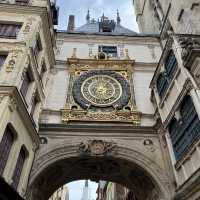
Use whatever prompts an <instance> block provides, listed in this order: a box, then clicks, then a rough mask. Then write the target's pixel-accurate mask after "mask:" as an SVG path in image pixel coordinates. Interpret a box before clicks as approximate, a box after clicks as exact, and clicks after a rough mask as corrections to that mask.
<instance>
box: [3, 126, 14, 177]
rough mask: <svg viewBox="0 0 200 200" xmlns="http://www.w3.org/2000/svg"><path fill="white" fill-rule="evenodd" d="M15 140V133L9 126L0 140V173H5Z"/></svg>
mask: <svg viewBox="0 0 200 200" xmlns="http://www.w3.org/2000/svg"><path fill="white" fill-rule="evenodd" d="M13 142H14V135H13V133H12V131H11V129H10V128H9V126H7V127H6V130H5V132H4V135H3V138H2V140H1V142H0V175H2V174H3V171H4V168H5V166H6V163H7V160H8V157H9V154H10V150H11V147H12V145H13Z"/></svg>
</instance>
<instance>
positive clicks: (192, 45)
mask: <svg viewBox="0 0 200 200" xmlns="http://www.w3.org/2000/svg"><path fill="white" fill-rule="evenodd" d="M178 41H179V44H180V46H181V48H182V52H181V57H182V59H183V61H184V62H187V60H188V59H189V57H190V55H191V53H192V51H193V50H200V38H192V37H179V38H178Z"/></svg>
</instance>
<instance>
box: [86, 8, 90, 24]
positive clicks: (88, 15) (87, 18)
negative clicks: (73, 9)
mask: <svg viewBox="0 0 200 200" xmlns="http://www.w3.org/2000/svg"><path fill="white" fill-rule="evenodd" d="M86 21H87V23H89V22H90V10H89V9H88V12H87V15H86Z"/></svg>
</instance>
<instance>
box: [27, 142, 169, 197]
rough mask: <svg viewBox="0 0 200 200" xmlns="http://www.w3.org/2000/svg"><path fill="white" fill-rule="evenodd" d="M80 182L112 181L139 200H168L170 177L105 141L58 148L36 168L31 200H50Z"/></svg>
mask: <svg viewBox="0 0 200 200" xmlns="http://www.w3.org/2000/svg"><path fill="white" fill-rule="evenodd" d="M79 179H91V180H94V181H98V180H108V181H112V182H116V183H119V184H121V185H124V186H126V187H128V188H130V189H132V190H134V191H135V195H136V196H137V198H138V199H139V200H149V199H152V197H153V198H154V200H161V199H162V200H167V199H170V198H169V191H168V188H167V185H168V184H167V183H168V180H167V177H166V176H165V174H164V172H163V171H162V170H161V168H160V167H159V166H158V165H157V164H156V163H155V162H154V161H152V160H150V159H148V158H147V157H146V156H144V155H143V154H142V153H140V152H137V151H134V150H132V149H129V148H126V147H122V146H119V145H117V144H113V143H112V142H105V141H102V140H93V141H91V140H90V141H86V142H85V143H81V144H80V143H79V144H74V145H71V146H69V145H61V146H57V147H56V148H55V149H52V150H51V151H49V152H45V153H44V152H43V154H41V155H40V156H39V157H38V158H37V159H36V162H35V164H34V167H33V171H32V174H31V178H30V185H29V193H28V195H29V199H30V200H47V199H48V198H49V197H50V196H51V195H52V194H53V192H54V191H55V190H56V189H58V188H59V187H61V186H62V185H64V184H66V183H68V182H71V181H74V180H79Z"/></svg>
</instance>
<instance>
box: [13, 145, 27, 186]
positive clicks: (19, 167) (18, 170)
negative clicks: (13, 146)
mask: <svg viewBox="0 0 200 200" xmlns="http://www.w3.org/2000/svg"><path fill="white" fill-rule="evenodd" d="M25 159H26V152H25V149H24V147H22V148H21V150H20V152H19V156H18V159H17V163H16V166H15V170H14V173H13V176H12V180H13V183H12V187H13V188H14V189H15V190H17V187H18V185H19V181H20V177H21V173H22V170H23V166H24V163H25Z"/></svg>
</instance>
